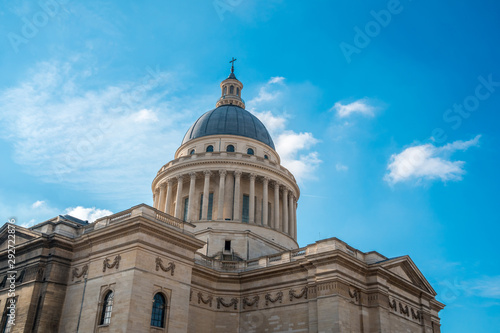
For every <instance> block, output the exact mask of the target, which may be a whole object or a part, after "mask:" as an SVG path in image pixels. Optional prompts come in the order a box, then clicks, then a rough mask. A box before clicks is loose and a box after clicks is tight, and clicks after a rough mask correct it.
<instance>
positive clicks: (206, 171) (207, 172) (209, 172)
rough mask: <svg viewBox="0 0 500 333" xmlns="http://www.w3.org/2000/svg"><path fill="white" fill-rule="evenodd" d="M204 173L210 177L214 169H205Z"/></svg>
mask: <svg viewBox="0 0 500 333" xmlns="http://www.w3.org/2000/svg"><path fill="white" fill-rule="evenodd" d="M203 173H204V174H205V177H210V175H211V174H212V171H210V170H204V171H203Z"/></svg>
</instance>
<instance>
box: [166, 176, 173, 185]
mask: <svg viewBox="0 0 500 333" xmlns="http://www.w3.org/2000/svg"><path fill="white" fill-rule="evenodd" d="M173 182H174V178H173V177H170V178H168V179H167V184H168V185H172V183H173Z"/></svg>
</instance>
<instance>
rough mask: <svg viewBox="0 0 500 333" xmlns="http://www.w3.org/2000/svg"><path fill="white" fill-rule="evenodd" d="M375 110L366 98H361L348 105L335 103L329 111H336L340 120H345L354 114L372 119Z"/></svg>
mask: <svg viewBox="0 0 500 333" xmlns="http://www.w3.org/2000/svg"><path fill="white" fill-rule="evenodd" d="M376 109H377V107H376V106H375V105H373V102H371V101H370V100H368V99H367V98H363V99H359V100H357V101H355V102H352V103H348V104H342V102H337V103H335V104H334V105H333V107H332V109H331V110H334V111H336V112H337V115H338V116H339V117H340V118H346V117H349V116H351V115H352V114H356V113H358V114H362V115H365V116H369V117H373V116H375V110H376Z"/></svg>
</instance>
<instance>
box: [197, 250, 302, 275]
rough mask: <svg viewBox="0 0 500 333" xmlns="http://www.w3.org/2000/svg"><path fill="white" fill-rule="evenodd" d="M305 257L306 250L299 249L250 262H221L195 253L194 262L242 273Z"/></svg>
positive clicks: (216, 268)
mask: <svg viewBox="0 0 500 333" xmlns="http://www.w3.org/2000/svg"><path fill="white" fill-rule="evenodd" d="M305 255H306V248H300V249H295V250H292V251H285V252H281V253H277V254H271V255H268V256H262V257H259V258H255V259H251V260H243V261H223V260H217V259H213V258H210V257H207V256H205V255H203V254H201V253H196V254H195V262H196V263H197V264H199V265H202V266H205V267H209V268H213V269H215V270H219V271H230V272H242V271H249V270H253V269H258V268H262V267H269V266H274V265H279V264H283V263H287V262H292V261H295V260H297V259H300V258H299V257H304V256H305Z"/></svg>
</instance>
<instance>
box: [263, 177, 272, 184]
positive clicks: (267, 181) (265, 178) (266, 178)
mask: <svg viewBox="0 0 500 333" xmlns="http://www.w3.org/2000/svg"><path fill="white" fill-rule="evenodd" d="M270 180H271V179H270V178H269V177H266V176H264V177H262V182H264V183H268V184H269V181H270Z"/></svg>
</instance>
